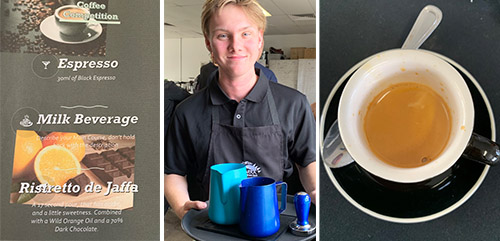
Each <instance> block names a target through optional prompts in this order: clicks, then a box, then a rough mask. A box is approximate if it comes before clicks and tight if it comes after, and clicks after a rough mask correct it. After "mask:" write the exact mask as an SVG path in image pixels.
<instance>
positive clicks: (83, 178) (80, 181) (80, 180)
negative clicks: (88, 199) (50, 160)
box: [66, 173, 90, 196]
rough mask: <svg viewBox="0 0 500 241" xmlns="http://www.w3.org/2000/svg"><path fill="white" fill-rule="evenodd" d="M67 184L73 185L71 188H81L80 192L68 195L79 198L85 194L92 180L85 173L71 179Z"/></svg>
mask: <svg viewBox="0 0 500 241" xmlns="http://www.w3.org/2000/svg"><path fill="white" fill-rule="evenodd" d="M66 183H67V184H71V186H75V185H78V186H80V191H79V192H71V193H68V194H70V195H73V196H78V195H80V194H82V193H83V192H84V189H85V186H87V184H89V183H90V179H89V177H87V175H85V173H80V174H79V175H78V176H76V177H73V178H71V179H69V180H68V181H67V182H66Z"/></svg>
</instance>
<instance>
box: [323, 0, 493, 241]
mask: <svg viewBox="0 0 500 241" xmlns="http://www.w3.org/2000/svg"><path fill="white" fill-rule="evenodd" d="M428 4H433V5H435V6H437V7H439V8H440V9H441V11H442V12H443V20H442V22H441V24H440V26H439V27H438V28H437V29H436V30H435V32H434V33H433V34H432V36H431V37H430V38H429V39H428V40H427V41H426V42H425V43H424V45H423V46H422V47H421V48H423V49H426V50H431V51H434V52H437V53H440V54H442V55H445V56H447V57H449V58H451V59H453V60H455V61H456V62H457V63H459V64H460V65H462V66H463V67H465V68H466V69H467V70H468V71H469V72H470V73H471V74H472V75H473V76H474V77H475V78H476V79H477V81H478V82H479V84H480V85H481V86H482V88H483V89H484V91H485V93H486V95H487V96H488V98H489V100H490V102H491V105H492V110H493V113H494V117H495V119H496V120H497V124H498V120H499V118H500V116H499V114H500V82H499V80H498V78H499V76H500V68H499V65H500V1H497V0H483V1H480V0H455V1H449V0H441V1H438V0H430V1H415V0H398V1H396V0H376V1H368V0H350V1H340V0H330V1H327V0H321V1H320V4H319V9H320V88H319V89H320V110H321V109H322V106H323V104H324V103H325V101H326V98H327V97H328V94H329V93H330V90H331V89H332V88H333V86H334V85H335V83H336V82H337V81H338V80H339V79H340V77H341V76H342V75H343V74H344V73H345V72H346V71H347V70H349V69H350V68H351V67H352V66H353V65H355V64H356V63H357V62H359V61H361V60H363V59H364V58H366V57H368V56H370V55H372V54H374V53H377V52H380V51H383V50H388V49H393V48H398V47H401V45H402V44H403V42H404V40H405V39H406V36H407V34H408V32H409V31H410V29H411V27H412V26H413V23H414V21H415V19H416V17H417V15H418V13H419V12H420V10H421V9H422V8H423V7H424V6H426V5H428ZM330 121H332V120H330ZM497 128H498V127H497ZM497 136H498V131H497ZM497 169H499V168H498V167H496V168H492V169H490V171H489V173H488V175H487V176H486V178H485V180H484V182H483V183H482V185H481V186H480V187H479V189H478V190H477V191H476V193H475V194H474V195H473V196H472V197H471V198H470V199H469V200H468V201H467V202H465V203H464V204H463V205H462V206H460V207H459V208H458V209H456V210H455V211H453V212H451V213H450V214H447V215H445V216H443V217H441V218H438V219H435V220H432V221H428V222H424V223H418V224H396V223H391V222H387V221H382V220H379V219H376V218H373V217H371V216H369V215H367V214H365V213H364V212H362V211H360V210H358V209H357V208H356V207H354V206H353V205H352V204H350V203H349V202H348V201H347V200H346V199H345V198H344V197H343V196H342V195H341V194H340V193H339V191H338V190H337V189H336V188H335V187H334V186H333V184H332V182H331V181H330V179H329V178H328V176H327V175H326V172H325V169H324V167H323V165H322V163H321V165H320V192H321V194H320V195H321V201H320V234H319V235H320V240H499V239H500V229H498V227H499V226H500V218H499V217H500V202H498V198H499V197H500V190H499V189H498V186H499V185H500V170H497Z"/></svg>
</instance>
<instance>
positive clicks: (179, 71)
mask: <svg viewBox="0 0 500 241" xmlns="http://www.w3.org/2000/svg"><path fill="white" fill-rule="evenodd" d="M164 50H165V53H164V54H165V66H164V68H165V76H164V78H166V79H168V80H172V81H187V80H188V79H189V78H190V77H193V78H195V77H196V76H198V74H199V73H200V67H201V66H202V65H203V64H206V63H208V62H209V61H210V56H209V54H208V50H207V49H206V47H205V41H204V39H203V38H182V39H167V38H166V39H165V48H164Z"/></svg>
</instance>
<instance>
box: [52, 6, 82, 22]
mask: <svg viewBox="0 0 500 241" xmlns="http://www.w3.org/2000/svg"><path fill="white" fill-rule="evenodd" d="M58 14H59V17H60V18H62V19H68V20H84V19H85V16H86V14H87V12H86V11H85V9H83V8H71V7H70V8H64V9H63V10H60V11H59V13H58Z"/></svg>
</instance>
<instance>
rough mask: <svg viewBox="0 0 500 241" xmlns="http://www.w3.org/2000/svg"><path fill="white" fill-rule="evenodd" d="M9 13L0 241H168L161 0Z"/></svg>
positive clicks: (82, 2)
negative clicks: (163, 204)
mask: <svg viewBox="0 0 500 241" xmlns="http://www.w3.org/2000/svg"><path fill="white" fill-rule="evenodd" d="M0 11H1V15H0V21H1V22H0V154H1V156H0V158H1V161H0V179H1V181H0V240H83V239H85V240H158V239H159V238H160V198H159V192H160V177H161V172H160V88H161V80H160V1H134V0H0Z"/></svg>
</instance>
